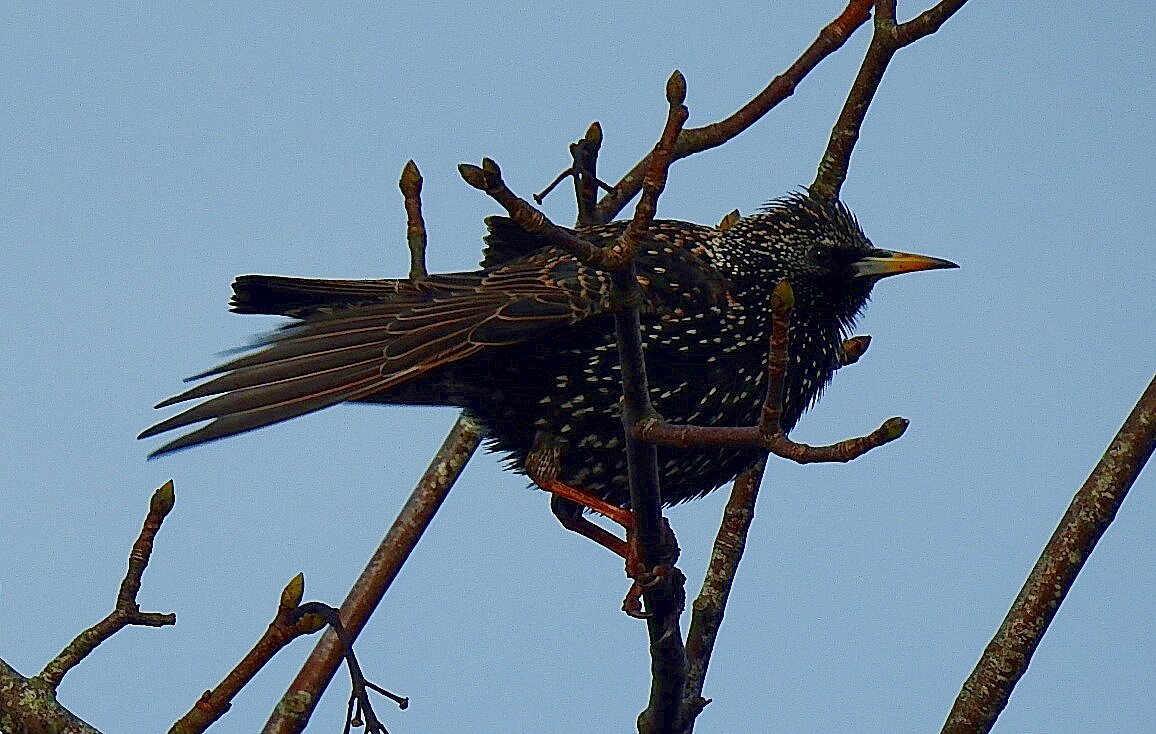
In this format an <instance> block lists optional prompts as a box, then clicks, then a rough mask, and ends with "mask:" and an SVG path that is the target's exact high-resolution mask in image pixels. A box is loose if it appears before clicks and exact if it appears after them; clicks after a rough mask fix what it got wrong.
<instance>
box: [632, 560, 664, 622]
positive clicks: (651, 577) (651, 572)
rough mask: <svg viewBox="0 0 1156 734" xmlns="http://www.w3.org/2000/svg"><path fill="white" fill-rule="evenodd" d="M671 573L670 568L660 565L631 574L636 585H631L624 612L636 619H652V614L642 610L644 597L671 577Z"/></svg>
mask: <svg viewBox="0 0 1156 734" xmlns="http://www.w3.org/2000/svg"><path fill="white" fill-rule="evenodd" d="M670 571H671V567H670V566H666V565H660V566H655V567H654V568H651V569H648V570H635V572H634V573H632V574H630V577H631V578H632V579H633V580H634V583H632V584H631V585H630V589H629V590H627V592H626V598H625V599H623V600H622V611H624V612H626V614H627V616H630V617H634V618H635V619H650V617H651V616H652V615H651V613H650V612H648V611H645V610H644V609H643V608H642V595H643V593H644V592H645V591H646V590H647V589H653V588H654V587H656V586H658V585H659V584H660V583H662V581H663V579H665V578H666V577H667V576H669V575H670Z"/></svg>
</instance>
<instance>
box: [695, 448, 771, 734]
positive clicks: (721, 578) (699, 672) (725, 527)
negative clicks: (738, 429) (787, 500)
mask: <svg viewBox="0 0 1156 734" xmlns="http://www.w3.org/2000/svg"><path fill="white" fill-rule="evenodd" d="M766 466H767V460H766V457H763V458H762V459H760V460H759V462H758V463H757V464H755V465H754V466H752V467H751V468H750V469H747V470H746V471H744V472H743V473H742V474H740V475H739V476H738V478H737V479H735V483H734V487H732V489H731V496H730V499H729V500H727V506H726V509H725V510H723V520H722V524H721V525H720V526H719V529H718V535H716V536H715V541H714V547H713V549H712V550H711V554H710V564H709V566H708V567H707V571H706V577H705V578H704V579H703V582H702V590H701V591H699V594H698V598H697V599H695V600H694V605H693V612H692V614H691V620H690V630H689V631H688V632H687V633H686V657H687V676H686V690H684V691H683V694H682V719H681V720H680V722H679V727H678V730H679V731H690V730H691V729H692V728H693V727H694V720H695V718H697V717H698V715H699V713H700V712H701V711H702V710H703V708H704V707H705V706H706V705H707V704H708V703H710V700H709V699H705V698H703V697H702V691H703V685H704V684H705V683H706V670H707V666H708V665H709V664H710V656H711V653H712V652H714V643H715V640H716V639H718V631H719V627H720V626H721V625H722V620H723V613H724V611H725V610H726V605H727V599H728V598H729V597H730V593H731V586H732V585H733V584H734V580H735V574H736V573H737V572H738V567H739V561H740V560H742V557H743V551H744V549H745V548H746V544H747V533H748V531H750V529H751V522H752V521H754V519H755V500H757V499H758V496H759V485H760V484H761V483H762V480H763V470H764V469H766Z"/></svg>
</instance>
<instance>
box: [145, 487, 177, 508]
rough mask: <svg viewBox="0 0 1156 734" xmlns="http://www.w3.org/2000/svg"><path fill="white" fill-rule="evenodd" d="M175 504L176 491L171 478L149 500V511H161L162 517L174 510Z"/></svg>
mask: <svg viewBox="0 0 1156 734" xmlns="http://www.w3.org/2000/svg"><path fill="white" fill-rule="evenodd" d="M174 504H176V491H175V490H174V488H173V480H171V479H170V480H169V481H167V482H165V483H164V484H162V485H161V486H160V487H159V488H158V489H157V491H155V492H153V496H152V499H151V500H149V511H150V512H157V513H160V515H161V517H164V516H165V515H167V514H169V513H170V512H172V509H173V505H174Z"/></svg>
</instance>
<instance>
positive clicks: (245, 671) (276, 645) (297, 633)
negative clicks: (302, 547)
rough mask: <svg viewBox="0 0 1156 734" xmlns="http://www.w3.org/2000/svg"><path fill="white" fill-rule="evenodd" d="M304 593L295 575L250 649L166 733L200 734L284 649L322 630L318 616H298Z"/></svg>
mask: <svg viewBox="0 0 1156 734" xmlns="http://www.w3.org/2000/svg"><path fill="white" fill-rule="evenodd" d="M304 593H305V577H304V576H303V575H302V574H297V575H296V576H294V577H293V578H292V579H290V580H289V583H288V584H287V585H286V586H285V589H284V590H283V591H282V592H281V599H280V601H279V603H278V605H277V613H276V615H274V617H273V621H272V622H270V623H269V626H268V627H267V628H266V629H265V633H264V634H263V635H261V638H260V639H259V640H257V642H256V644H254V645H253V648H252V649H251V650H249V652H248V653H247V654H246V655H245V657H244V658H242V659H241V661H240V662H239V663H237V665H236V666H235V667H234V668H233V669H232V670H231V671H229V674H228V675H226V676H225V677H224V679H223V680H222V681H221V682H220V683H218V684H217V686H216V688H213V689H212V690H209V691H205V692H204V693H203V694H201V697H200V698H199V699H198V700H197V702H196V703H195V704H194V705H193V707H192V708H191V709H189V711H188V713H186V714H185V715H184V716H182V717H181V718H180V719H178V720H177V721H176V723H174V724H173V725H172V728H170V729H169V734H200V732H203V731H205V730H206V729H208V728H209V727H210V726H212V724H213V723H214V722H216V721H217V720H218V719H220V718H221V717H222V716H224V715H225V712H227V711H228V710H229V707H230V706H232V705H233V699H234V698H235V697H236V695H237V694H238V693H239V692H240V691H241V689H242V688H244V687H245V686H246V685H248V684H249V681H251V680H253V677H254V676H256V675H257V673H258V672H259V671H260V670H261V669H262V668H264V667H265V665H266V664H267V663H268V662H269V661H270V660H272V659H273V656H274V655H276V654H277V653H278V652H280V651H281V650H282V649H283V648H284V647H285V646H286V645H288V644H289V643H290V642H292V641H293V640H296V639H297V638H298V637H301V636H302V635H311V634H313V633H314V632H317V631H318V630H320V629H322V628H323V627H325V620H324V619H323V618H322V617H321V616H319V615H317V614H304V615H302V614H298V608H299V607H300V605H301V598H302V596H303V595H304Z"/></svg>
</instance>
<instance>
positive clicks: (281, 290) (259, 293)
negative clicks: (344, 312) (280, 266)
mask: <svg viewBox="0 0 1156 734" xmlns="http://www.w3.org/2000/svg"><path fill="white" fill-rule="evenodd" d="M413 290H414V286H413V285H412V284H411V283H410V281H407V280H395V279H381V280H332V279H323V278H289V277H285V276H282V275H241V276H238V277H237V279H236V280H234V281H233V299H232V300H231V301H230V302H229V307H230V308H231V309H232V310H233V311H235V312H237V313H251V314H270V315H274V316H294V317H297V318H300V317H302V316H307V315H309V314H311V313H316V312H319V311H326V310H330V309H333V308H347V307H349V306H356V305H359V304H363V303H380V302H381V300H382V297H383V296H385V297H388V296H389V295H391V294H400V293H407V292H412V291H413Z"/></svg>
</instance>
